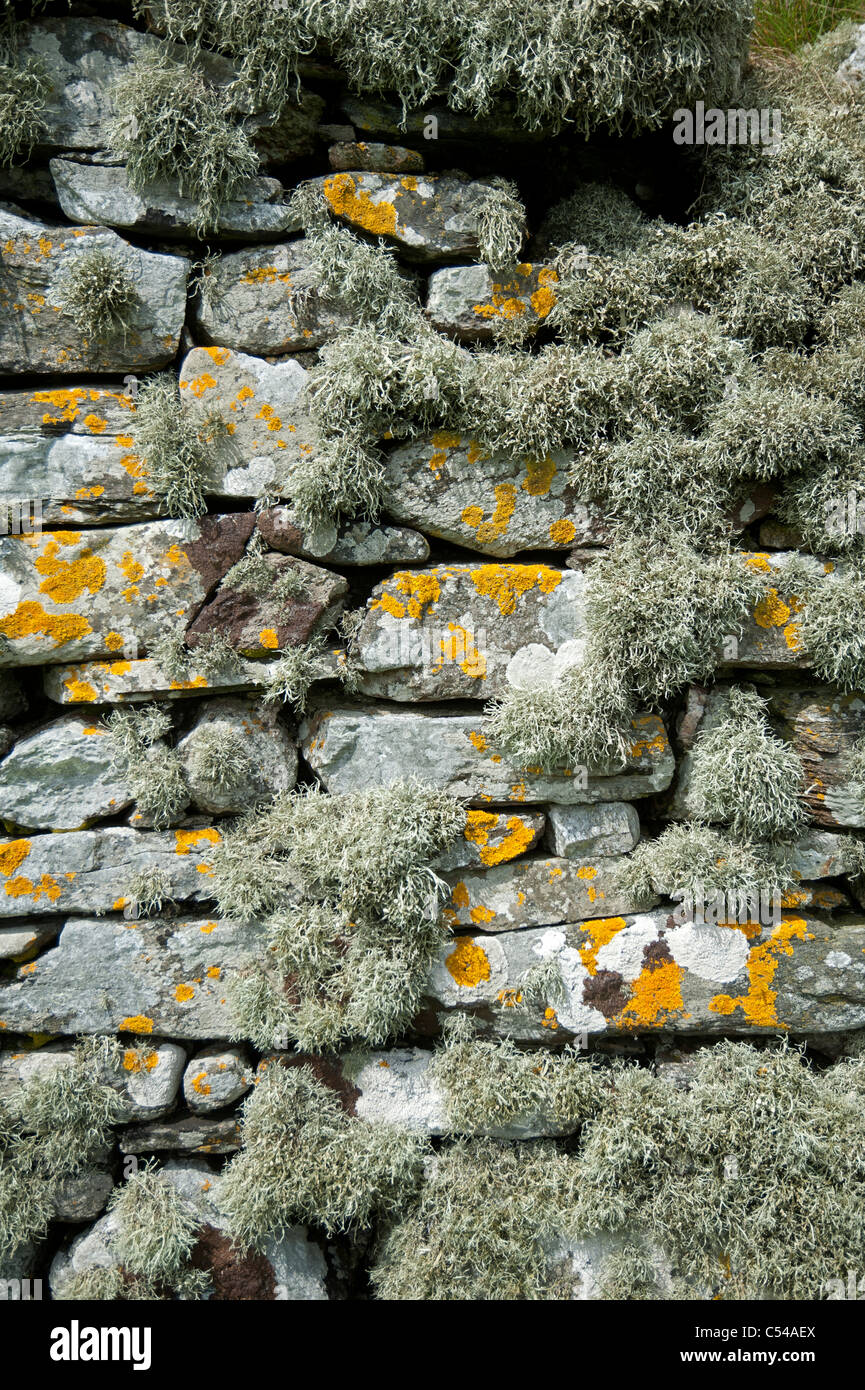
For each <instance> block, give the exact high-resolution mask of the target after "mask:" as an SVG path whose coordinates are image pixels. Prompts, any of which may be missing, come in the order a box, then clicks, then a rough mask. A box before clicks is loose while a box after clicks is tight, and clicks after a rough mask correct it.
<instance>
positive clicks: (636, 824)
mask: <svg viewBox="0 0 865 1390" xmlns="http://www.w3.org/2000/svg"><path fill="white" fill-rule="evenodd" d="M639 838H640V817H639V816H638V815H637V812H636V810H635V809H634V807H633V806H629V805H628V804H627V803H626V802H624V801H612V802H607V803H606V804H604V803H599V804H597V805H595V806H591V807H588V806H551V807H550V809H549V811H548V813H547V843H548V844H549V846H550V848H551V849H552V851H553V853H554V854H557V855H560V856H561V855H563V856H564V857H565V858H566V859H585V858H587V857H595V858H598V857H606V856H608V855H612V854H628V853H629V852H630V851H631V850H632V849H633V848H634V846H635V845H636V843H637V841H638V840H639Z"/></svg>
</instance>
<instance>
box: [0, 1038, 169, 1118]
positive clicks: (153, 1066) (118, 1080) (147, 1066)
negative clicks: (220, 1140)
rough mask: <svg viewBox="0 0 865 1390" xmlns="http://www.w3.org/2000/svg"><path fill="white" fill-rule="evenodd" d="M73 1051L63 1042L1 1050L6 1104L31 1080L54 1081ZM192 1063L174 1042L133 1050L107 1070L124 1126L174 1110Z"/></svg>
mask: <svg viewBox="0 0 865 1390" xmlns="http://www.w3.org/2000/svg"><path fill="white" fill-rule="evenodd" d="M71 1062H72V1053H71V1051H70V1050H69V1049H68V1047H67V1046H64V1044H62V1043H51V1044H49V1046H48V1047H44V1048H39V1049H38V1050H36V1051H33V1052H3V1051H0V1100H3V1099H10V1098H11V1097H12V1096H14V1095H15V1093H16V1092H17V1091H19V1090H20V1088H21V1087H22V1086H23V1085H25V1084H26V1083H27V1082H28V1081H32V1080H34V1079H37V1078H41V1079H43V1080H47V1079H49V1078H50V1077H51V1076H52V1075H53V1074H54V1073H56V1072H57V1071H61V1070H63V1068H65V1067H68V1066H69V1065H70V1064H71ZM185 1062H186V1053H185V1052H184V1050H183V1048H182V1047H180V1046H179V1045H178V1044H177V1043H173V1042H154V1043H153V1044H150V1043H145V1044H144V1045H143V1046H141V1047H127V1048H125V1049H124V1050H123V1052H122V1054H121V1057H120V1064H119V1066H118V1067H117V1068H106V1069H105V1070H104V1071H103V1073H102V1078H101V1079H102V1080H103V1081H104V1083H105V1084H106V1085H108V1086H111V1087H112V1088H113V1089H114V1090H115V1091H116V1092H117V1094H118V1096H119V1097H120V1100H121V1108H120V1109H119V1111H118V1123H121V1124H125V1123H128V1122H129V1121H130V1120H154V1119H159V1117H160V1116H162V1115H167V1114H168V1113H169V1112H170V1111H171V1110H172V1108H173V1106H174V1102H175V1099H176V1097H177V1092H178V1089H179V1087H180V1079H181V1077H182V1075H183V1068H184V1065H185Z"/></svg>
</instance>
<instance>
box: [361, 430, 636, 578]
mask: <svg viewBox="0 0 865 1390" xmlns="http://www.w3.org/2000/svg"><path fill="white" fill-rule="evenodd" d="M572 462H573V458H572V456H571V455H570V454H568V453H567V452H562V453H557V454H555V455H549V456H548V457H547V458H545V459H526V458H522V457H519V456H517V455H514V454H491V453H489V452H488V451H487V450H485V449H483V448H482V447H481V445H480V444H478V442H477V440H474V439H464V438H463V437H462V436H460V435H459V434H454V433H452V432H450V431H445V430H440V431H438V432H437V433H436V434H434V435H433V436H432V437H431V438H429V439H417V440H412V441H411V442H410V443H408V444H403V445H401V446H400V447H399V448H398V449H395V450H394V451H393V452H392V453H391V454H390V455H389V456H388V459H387V463H386V470H385V490H384V505H385V508H386V510H387V512H388V513H389V515H390V516H392V517H393V518H394V520H395V521H400V522H403V523H405V524H406V525H409V526H417V527H419V528H420V529H422V530H423V531H425V532H427V534H428V535H431V536H439V537H440V538H441V539H442V540H446V541H453V542H455V543H456V544H457V545H463V546H466V547H467V548H468V549H469V550H479V551H481V552H482V553H483V554H485V555H495V556H498V557H500V558H502V559H508V558H509V557H510V556H512V555H517V554H519V552H520V551H521V550H569V549H571V547H572V546H574V545H602V544H605V543H606V542H607V541H608V540H609V537H610V529H609V524H608V521H607V520H606V518H605V517H604V516H603V514H602V513H601V511H600V509H599V507H598V506H597V505H596V504H595V503H593V502H582V501H580V500H579V498H578V496H577V493H576V490H575V489H574V488H573V487H571V486H570V484H569V483H568V470H569V468H570V465H571V464H572Z"/></svg>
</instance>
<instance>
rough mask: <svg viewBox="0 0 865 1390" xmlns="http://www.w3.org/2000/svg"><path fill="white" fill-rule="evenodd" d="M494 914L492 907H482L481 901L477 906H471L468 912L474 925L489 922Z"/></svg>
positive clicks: (477, 925) (478, 925)
mask: <svg viewBox="0 0 865 1390" xmlns="http://www.w3.org/2000/svg"><path fill="white" fill-rule="evenodd" d="M495 915H496V914H495V912H494V911H493V909H492V908H491V907H484V905H483V903H478V905H477V907H473V908H472V910H471V912H470V913H469V916H470V917H471V919H472V921H473V922H474V924H475V926H476V927H481V926H483V924H484V923H485V922H491V921H492V920H493V918H494V917H495Z"/></svg>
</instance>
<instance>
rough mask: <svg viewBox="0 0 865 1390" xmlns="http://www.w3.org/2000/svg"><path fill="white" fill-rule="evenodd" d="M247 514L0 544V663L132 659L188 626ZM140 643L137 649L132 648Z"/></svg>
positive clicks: (224, 566)
mask: <svg viewBox="0 0 865 1390" xmlns="http://www.w3.org/2000/svg"><path fill="white" fill-rule="evenodd" d="M253 525H254V517H253V516H251V515H245V514H242V513H235V514H232V515H230V516H224V517H217V516H208V517H204V518H203V519H202V520H201V521H200V522H184V521H173V520H166V521H158V522H150V523H142V524H141V525H139V526H125V527H119V528H117V529H112V528H108V527H106V528H104V529H100V530H96V531H43V532H41V533H37V534H32V535H22V536H5V537H3V538H2V539H0V634H2V635H3V637H5V639H6V641H5V644H4V646H3V650H2V651H0V665H4V666H10V665H20V666H33V665H41V664H43V663H45V662H48V663H51V662H55V661H62V662H69V661H75V660H80V659H81V658H83V657H94V656H101V657H106V656H111V655H112V653H114V654H120V653H123V654H124V655H126V656H127V657H128V656H129V653H128V652H124V649H125V648H126V647H127V646H128V644H129V643H133V644H136V647H137V650H136V653H135V654H136V655H139V654H141V655H143V653H142V652H141V651H140V647H143V648H145V649H146V648H147V646H149V645H150V644H151V643H153V642H154V641H155V640H156V639H157V638H158V637H159V636H160V635H161V634H162V633H164V632H165V630H166V627H167V626H168V627H173V626H175V625H176V624H177V621H178V619H181V618H184V617H185V618H186V619H187V621H188V620H189V618H190V617H192V616H193V615H194V614H195V613H196V612H197V611H198V609H199V608H200V607H201V605H202V603H203V602H204V599H205V598H206V597H207V594H208V593H209V592H210V590H211V589H212V588H213V586H214V585H215V584H216V582H217V580H219V579H221V578H222V576H223V574H225V572H226V571H227V570H228V569H229V568H230V567H231V565H233V564H234V563H235V561H236V560H238V559H239V558H240V556H241V555H242V554H243V549H244V546H245V544H246V542H247V540H248V539H249V535H250V533H251V531H252V528H253ZM138 644H140V646H139V645H138Z"/></svg>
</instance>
